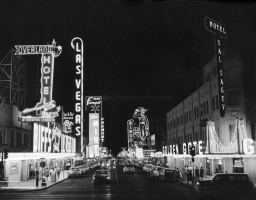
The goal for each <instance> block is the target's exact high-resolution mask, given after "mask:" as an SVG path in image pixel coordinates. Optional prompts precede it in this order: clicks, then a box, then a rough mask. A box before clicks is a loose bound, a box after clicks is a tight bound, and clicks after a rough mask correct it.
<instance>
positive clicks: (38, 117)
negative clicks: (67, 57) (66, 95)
mask: <svg viewBox="0 0 256 200" xmlns="http://www.w3.org/2000/svg"><path fill="white" fill-rule="evenodd" d="M15 48H16V52H15V54H16V55H31V54H42V57H41V64H42V65H41V89H40V92H41V98H40V102H38V103H37V104H36V106H35V107H33V108H26V109H24V110H23V111H22V112H21V113H22V118H21V121H22V122H54V121H55V117H58V116H59V114H58V113H59V111H60V106H58V107H56V102H55V101H54V100H52V92H53V72H54V57H58V56H59V55H60V54H61V52H62V47H61V46H56V42H55V40H53V42H52V45H16V46H15Z"/></svg>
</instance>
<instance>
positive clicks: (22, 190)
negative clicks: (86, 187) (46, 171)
mask: <svg viewBox="0 0 256 200" xmlns="http://www.w3.org/2000/svg"><path fill="white" fill-rule="evenodd" d="M66 179H68V178H64V179H62V180H60V181H58V182H55V183H53V184H51V185H48V186H45V187H41V188H34V189H22V188H20V189H12V188H9V189H8V188H4V189H2V188H0V191H1V192H2V191H4V192H27V191H37V190H45V189H47V188H49V187H52V186H53V185H56V184H58V183H60V182H62V181H64V180H66Z"/></svg>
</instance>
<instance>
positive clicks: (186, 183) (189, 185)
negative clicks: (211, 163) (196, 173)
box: [180, 176, 211, 189]
mask: <svg viewBox="0 0 256 200" xmlns="http://www.w3.org/2000/svg"><path fill="white" fill-rule="evenodd" d="M210 179H211V176H205V177H204V179H203V180H210ZM180 183H181V184H183V185H185V186H186V187H188V188H191V189H195V188H196V186H197V181H194V184H192V181H188V182H187V180H185V179H182V180H180Z"/></svg>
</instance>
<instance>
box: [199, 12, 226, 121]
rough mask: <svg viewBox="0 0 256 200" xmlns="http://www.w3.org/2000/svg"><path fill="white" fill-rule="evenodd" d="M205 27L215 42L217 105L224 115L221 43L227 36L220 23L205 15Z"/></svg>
mask: <svg viewBox="0 0 256 200" xmlns="http://www.w3.org/2000/svg"><path fill="white" fill-rule="evenodd" d="M204 23H205V27H206V29H207V30H208V31H210V32H212V33H213V34H214V44H215V55H216V61H217V73H218V89H219V105H220V116H221V117H224V116H225V110H226V103H225V102H226V101H225V94H224V92H225V90H224V77H223V62H222V61H223V52H222V49H223V43H224V41H223V40H224V39H226V37H227V33H226V31H225V27H224V26H223V25H221V24H220V23H218V22H216V21H214V20H212V19H210V18H209V17H206V18H205V19H204Z"/></svg>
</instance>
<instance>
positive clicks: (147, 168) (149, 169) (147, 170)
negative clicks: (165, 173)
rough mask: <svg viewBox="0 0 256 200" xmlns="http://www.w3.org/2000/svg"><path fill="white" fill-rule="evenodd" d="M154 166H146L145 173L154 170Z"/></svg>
mask: <svg viewBox="0 0 256 200" xmlns="http://www.w3.org/2000/svg"><path fill="white" fill-rule="evenodd" d="M153 167H154V165H153V164H145V165H144V167H143V171H145V172H148V173H150V172H151V171H152V169H153Z"/></svg>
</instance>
